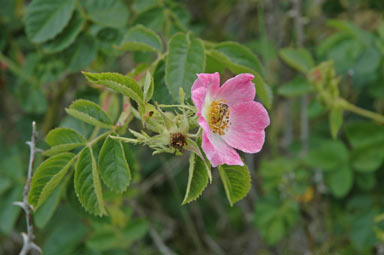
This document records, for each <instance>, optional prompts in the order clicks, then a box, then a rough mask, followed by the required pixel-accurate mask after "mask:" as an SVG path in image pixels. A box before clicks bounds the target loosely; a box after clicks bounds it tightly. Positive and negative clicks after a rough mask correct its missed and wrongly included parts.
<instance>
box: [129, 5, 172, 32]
mask: <svg viewBox="0 0 384 255" xmlns="http://www.w3.org/2000/svg"><path fill="white" fill-rule="evenodd" d="M164 16H165V15H164V9H163V8H161V7H159V6H158V5H155V6H153V7H152V8H148V9H146V10H144V11H143V12H140V13H139V14H138V15H137V16H136V17H135V19H134V21H133V24H134V25H138V24H141V25H143V26H145V27H147V28H150V29H152V30H154V31H156V32H160V31H161V30H162V28H163V24H164V20H165V17H164Z"/></svg>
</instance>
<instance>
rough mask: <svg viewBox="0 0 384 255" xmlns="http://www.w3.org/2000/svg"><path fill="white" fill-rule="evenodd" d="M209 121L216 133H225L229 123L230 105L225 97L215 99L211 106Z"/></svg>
mask: <svg viewBox="0 0 384 255" xmlns="http://www.w3.org/2000/svg"><path fill="white" fill-rule="evenodd" d="M208 123H209V127H210V128H211V130H212V132H213V133H214V134H219V135H224V134H225V132H227V130H228V127H229V125H230V124H231V123H230V121H229V107H228V105H227V104H226V103H225V100H224V99H221V100H215V101H213V102H212V103H211V105H210V106H209V111H208Z"/></svg>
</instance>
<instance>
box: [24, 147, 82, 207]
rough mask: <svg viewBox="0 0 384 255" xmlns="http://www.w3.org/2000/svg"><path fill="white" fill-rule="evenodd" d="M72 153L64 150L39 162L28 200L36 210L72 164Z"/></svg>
mask: <svg viewBox="0 0 384 255" xmlns="http://www.w3.org/2000/svg"><path fill="white" fill-rule="evenodd" d="M74 156H75V155H74V154H73V153H69V152H64V153H61V154H58V155H55V156H52V157H50V158H48V159H47V160H45V161H44V162H42V163H41V165H40V166H39V167H38V168H37V170H36V172H35V173H34V175H33V178H32V182H31V191H30V192H29V196H28V202H29V203H30V204H31V205H32V206H34V209H35V210H36V209H37V208H39V207H40V206H41V205H42V204H43V203H44V202H45V201H46V200H47V199H48V197H49V196H50V195H51V193H52V192H53V191H54V189H55V188H56V187H57V185H58V184H59V183H60V182H61V180H62V179H63V178H64V176H65V175H66V174H67V172H68V170H69V168H70V167H71V165H72V164H73V161H74Z"/></svg>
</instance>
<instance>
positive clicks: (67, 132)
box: [45, 128, 86, 146]
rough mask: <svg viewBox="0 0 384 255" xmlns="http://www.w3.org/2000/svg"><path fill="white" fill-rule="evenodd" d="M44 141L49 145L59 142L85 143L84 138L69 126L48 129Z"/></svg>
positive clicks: (58, 143)
mask: <svg viewBox="0 0 384 255" xmlns="http://www.w3.org/2000/svg"><path fill="white" fill-rule="evenodd" d="M45 141H46V142H47V144H48V145H50V146H56V145H60V144H85V143H86V140H85V138H84V137H83V136H82V135H80V134H79V133H78V132H77V131H75V130H74V129H71V128H55V129H52V130H51V131H49V133H48V134H47V136H46V137H45Z"/></svg>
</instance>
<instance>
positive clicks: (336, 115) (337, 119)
mask: <svg viewBox="0 0 384 255" xmlns="http://www.w3.org/2000/svg"><path fill="white" fill-rule="evenodd" d="M342 124H343V111H342V110H341V109H339V108H332V109H331V111H330V113H329V127H330V129H331V134H332V137H333V139H336V137H337V133H338V132H339V129H340V127H341V125H342Z"/></svg>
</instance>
